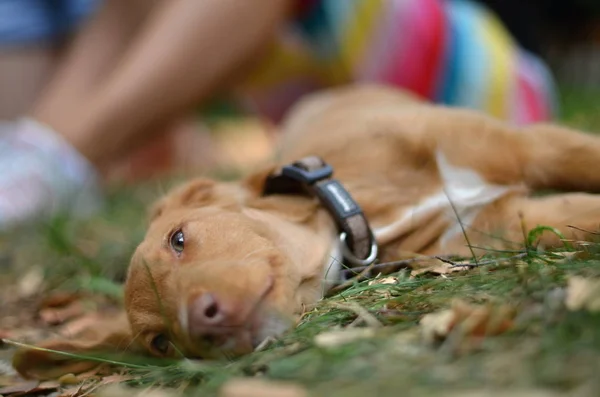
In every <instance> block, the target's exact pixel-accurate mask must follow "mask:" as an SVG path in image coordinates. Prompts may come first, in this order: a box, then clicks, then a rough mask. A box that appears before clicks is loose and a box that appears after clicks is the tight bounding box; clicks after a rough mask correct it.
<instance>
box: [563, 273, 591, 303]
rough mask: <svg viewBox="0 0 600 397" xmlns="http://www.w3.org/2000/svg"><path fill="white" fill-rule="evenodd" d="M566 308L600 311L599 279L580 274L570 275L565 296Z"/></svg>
mask: <svg viewBox="0 0 600 397" xmlns="http://www.w3.org/2000/svg"><path fill="white" fill-rule="evenodd" d="M565 305H566V306H567V309H569V310H572V311H576V310H588V311H590V312H598V311H600V279H587V278H584V277H580V276H573V277H570V278H569V280H568V286H567V296H566V298H565Z"/></svg>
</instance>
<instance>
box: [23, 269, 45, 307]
mask: <svg viewBox="0 0 600 397" xmlns="http://www.w3.org/2000/svg"><path fill="white" fill-rule="evenodd" d="M43 282H44V272H43V270H42V268H41V267H39V266H35V267H33V268H32V269H31V270H29V271H28V272H27V273H26V274H25V275H24V276H23V277H22V278H21V280H20V281H19V286H18V294H19V298H22V299H25V298H30V297H32V296H33V295H35V294H37V293H39V291H40V289H41V288H42V284H43Z"/></svg>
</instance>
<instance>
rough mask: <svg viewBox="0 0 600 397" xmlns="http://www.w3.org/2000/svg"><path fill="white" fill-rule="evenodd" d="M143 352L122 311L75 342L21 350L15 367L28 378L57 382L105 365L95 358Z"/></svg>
mask: <svg viewBox="0 0 600 397" xmlns="http://www.w3.org/2000/svg"><path fill="white" fill-rule="evenodd" d="M98 322H101V324H98ZM142 350H143V349H142V347H141V345H140V344H138V343H137V342H136V341H135V340H134V338H133V337H132V334H131V330H130V327H129V322H128V321H127V316H126V314H125V311H122V312H120V313H119V314H118V315H112V316H110V317H104V318H100V319H98V321H97V322H95V323H94V324H91V325H90V326H88V327H87V328H85V329H84V330H83V331H81V332H79V333H78V334H77V335H75V336H74V337H72V338H57V339H50V340H46V341H43V342H40V343H38V344H36V345H34V346H31V347H20V348H19V349H18V350H17V351H16V352H15V355H14V357H13V366H14V368H15V369H16V370H17V372H19V374H21V376H23V377H25V378H33V379H40V380H45V379H56V378H57V377H60V376H62V375H64V374H68V373H73V374H77V373H81V372H85V371H87V370H90V369H92V368H94V367H96V366H98V365H99V364H101V362H100V361H95V360H94V359H93V357H98V358H100V357H106V355H110V356H111V357H113V356H115V355H116V354H119V355H121V354H127V353H129V354H132V353H139V352H141V351H142ZM61 352H62V353H66V354H61Z"/></svg>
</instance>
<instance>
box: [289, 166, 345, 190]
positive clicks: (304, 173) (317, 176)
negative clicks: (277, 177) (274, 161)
mask: <svg viewBox="0 0 600 397" xmlns="http://www.w3.org/2000/svg"><path fill="white" fill-rule="evenodd" d="M281 175H283V176H286V177H288V178H292V179H294V180H297V181H299V182H302V183H306V184H307V185H314V184H315V183H317V182H319V181H322V180H323V179H327V178H331V175H333V168H332V167H331V166H330V165H329V164H325V163H323V166H322V167H321V168H317V169H316V170H306V169H304V168H302V167H301V165H300V164H298V163H294V164H291V165H286V166H285V167H283V168H282V169H281Z"/></svg>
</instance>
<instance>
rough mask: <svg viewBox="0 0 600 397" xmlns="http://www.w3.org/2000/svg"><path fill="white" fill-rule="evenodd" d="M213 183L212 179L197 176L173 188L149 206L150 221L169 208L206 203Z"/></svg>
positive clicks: (213, 186)
mask: <svg viewBox="0 0 600 397" xmlns="http://www.w3.org/2000/svg"><path fill="white" fill-rule="evenodd" d="M215 185H216V182H215V181H213V180H212V179H207V178H197V179H194V180H191V181H189V182H187V183H184V184H183V185H181V186H178V187H176V188H174V189H173V190H171V191H170V192H169V193H167V194H166V195H165V196H164V197H163V198H161V199H160V200H159V201H157V202H156V203H155V204H154V205H153V206H152V207H151V208H150V213H149V218H150V221H152V220H153V219H155V218H157V217H159V216H160V215H161V214H163V213H164V212H165V211H167V210H169V209H176V208H185V207H201V206H203V205H206V204H208V203H209V202H210V200H211V198H212V194H213V191H214V188H215Z"/></svg>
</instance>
